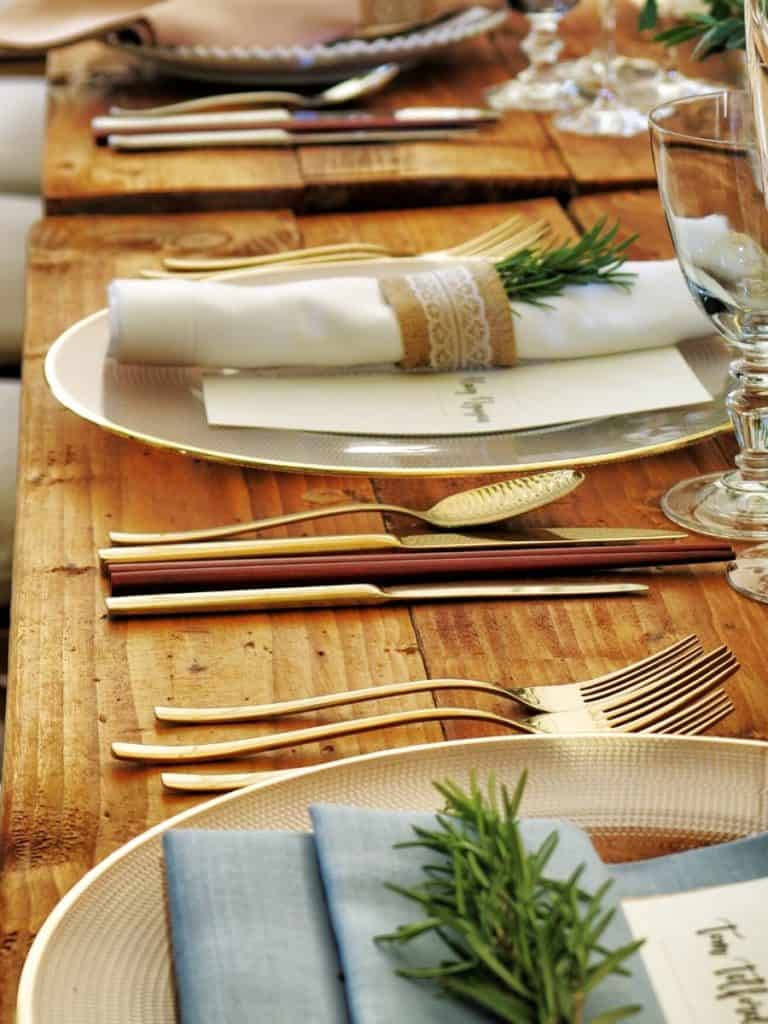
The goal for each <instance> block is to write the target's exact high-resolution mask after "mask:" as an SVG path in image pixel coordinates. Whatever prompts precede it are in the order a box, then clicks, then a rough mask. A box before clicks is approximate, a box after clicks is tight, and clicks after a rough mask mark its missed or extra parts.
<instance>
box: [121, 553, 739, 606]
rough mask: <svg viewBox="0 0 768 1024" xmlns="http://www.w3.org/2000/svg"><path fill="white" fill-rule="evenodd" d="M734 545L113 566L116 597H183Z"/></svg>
mask: <svg viewBox="0 0 768 1024" xmlns="http://www.w3.org/2000/svg"><path fill="white" fill-rule="evenodd" d="M733 557H734V552H733V549H732V548H731V546H730V545H729V544H723V543H719V542H714V541H712V542H701V543H694V544H690V543H686V544H680V543H647V544H637V543H632V544H629V543H624V544H621V543H620V544H600V545H594V546H584V547H573V546H563V547H549V548H546V549H523V550H520V549H513V550H510V549H484V550H480V551H479V550H477V549H468V550H458V551H457V550H450V551H431V552H426V551H414V552H400V551H395V552H383V553H366V552H360V553H355V554H325V555H308V556H275V557H269V558H235V559H199V560H195V561H174V562H165V563H162V562H160V563H158V562H126V563H122V564H113V565H110V566H108V574H109V579H110V584H111V590H112V594H113V595H122V594H157V593H170V592H174V593H179V592H187V591H206V590H228V589H235V590H236V589H242V588H244V587H262V586H263V587H274V586H304V585H310V584H323V583H329V584H331V583H386V582H390V581H395V580H398V581H406V580H407V581H411V582H414V581H417V580H448V579H467V578H478V577H491V576H495V577H503V576H505V575H507V574H520V573H526V574H529V573H579V572H589V571H591V570H593V569H629V568H635V567H643V566H664V565H685V564H693V563H701V562H722V561H728V560H730V559H732V558H733Z"/></svg>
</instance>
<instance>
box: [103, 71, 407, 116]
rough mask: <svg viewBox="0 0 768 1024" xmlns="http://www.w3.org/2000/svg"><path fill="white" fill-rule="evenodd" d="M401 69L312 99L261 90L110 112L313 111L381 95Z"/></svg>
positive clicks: (363, 77) (370, 74)
mask: <svg viewBox="0 0 768 1024" xmlns="http://www.w3.org/2000/svg"><path fill="white" fill-rule="evenodd" d="M400 70H401V68H400V65H399V64H379V65H378V66H377V67H375V68H371V69H370V70H369V71H364V72H363V73H362V74H359V75H353V76H352V77H351V78H345V79H344V80H343V81H341V82H336V83H334V85H331V86H329V87H328V88H327V89H323V91H322V92H319V93H315V94H314V95H312V96H305V95H302V94H301V93H298V92H282V91H280V92H278V91H275V90H271V91H266V90H264V89H260V90H259V91H258V92H228V93H219V94H217V95H215V96H201V97H199V98H198V99H194V100H182V101H181V102H180V103H166V104H164V105H163V106H161V107H138V108H133V107H111V108H110V111H109V113H110V116H111V117H150V116H151V117H165V116H168V115H171V114H186V113H189V112H192V111H198V110H221V109H224V108H231V107H250V106H257V105H265V104H274V103H279V104H280V105H281V106H284V107H301V108H312V109H318V108H322V107H334V106H337V105H340V104H342V103H349V102H350V101H351V100H357V99H361V98H362V97H363V96H369V95H370V94H371V93H374V92H379V90H381V89H383V88H384V87H385V86H386V85H389V83H390V82H391V81H392V80H393V79H394V78H396V77H397V75H399V74H400Z"/></svg>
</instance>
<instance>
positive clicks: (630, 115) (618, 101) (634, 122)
mask: <svg viewBox="0 0 768 1024" xmlns="http://www.w3.org/2000/svg"><path fill="white" fill-rule="evenodd" d="M600 25H601V35H602V42H601V44H600V48H599V52H600V54H601V59H599V60H598V61H597V62H596V63H595V66H594V67H595V70H596V72H597V74H598V83H597V92H596V95H595V98H594V99H593V100H592V102H591V103H590V104H589V105H588V106H586V107H584V108H583V109H581V110H576V111H566V112H565V113H562V114H560V115H559V116H557V117H556V118H555V122H554V123H555V127H556V128H557V129H558V130H559V131H562V132H576V133H577V134H578V135H617V136H624V137H627V136H631V135H639V134H640V133H641V132H645V131H647V129H648V118H647V117H646V115H645V114H643V113H641V111H639V110H637V109H636V108H635V107H634V106H631V105H630V104H628V103H626V102H625V101H624V99H623V98H622V86H621V84H620V82H619V77H618V69H619V62H618V58H617V56H616V0H600Z"/></svg>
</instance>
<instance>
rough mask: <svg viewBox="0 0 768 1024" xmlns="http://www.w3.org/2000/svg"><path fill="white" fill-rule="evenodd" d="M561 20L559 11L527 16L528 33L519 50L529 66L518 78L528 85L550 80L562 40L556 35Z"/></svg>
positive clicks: (561, 46)
mask: <svg viewBox="0 0 768 1024" xmlns="http://www.w3.org/2000/svg"><path fill="white" fill-rule="evenodd" d="M561 19H562V14H561V13H560V12H559V11H541V12H538V13H535V14H534V13H530V14H528V24H529V25H530V31H529V32H528V35H527V36H526V37H525V39H524V40H523V41H522V43H521V44H520V49H521V50H522V51H523V53H524V54H525V55H526V57H527V58H528V60H529V62H530V64H529V66H528V67H527V68H526V69H525V70H524V71H521V72H520V74H519V76H518V78H519V79H520V80H521V81H523V80H524V81H526V82H528V83H529V84H531V85H532V84H534V83H537V82H539V81H541V80H545V81H546V82H547V84H549V82H550V81H551V79H552V69H553V68H554V66H555V64H556V63H557V58H558V57H559V56H560V51H561V50H562V48H563V40H562V39H561V38H560V36H559V35H558V27H559V25H560V21H561Z"/></svg>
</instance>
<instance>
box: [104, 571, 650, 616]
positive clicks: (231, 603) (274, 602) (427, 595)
mask: <svg viewBox="0 0 768 1024" xmlns="http://www.w3.org/2000/svg"><path fill="white" fill-rule="evenodd" d="M647 590H648V587H647V586H645V584H643V583H603V582H601V581H600V580H589V581H582V580H580V581H578V582H574V583H498V582H490V583H451V584H442V583H413V584H408V585H404V586H396V587H377V586H375V585H374V584H372V583H354V584H344V585H338V584H335V585H331V586H320V587H318V586H313V587H265V588H263V589H257V590H209V591H205V592H202V593H186V594H183V593H182V594H136V595H131V596H129V597H108V598H107V599H106V604H107V611H108V612H109V614H110V615H111V616H112V617H113V618H117V617H123V616H128V615H189V614H195V613H202V614H209V613H212V612H246V611H281V610H282V609H287V608H334V607H344V606H349V605H382V604H392V603H394V602H397V601H467V600H472V599H476V598H488V599H490V600H494V599H501V598H536V597H590V596H594V595H598V594H606V595H614V594H619V595H625V594H642V593H645V592H646V591H647Z"/></svg>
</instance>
